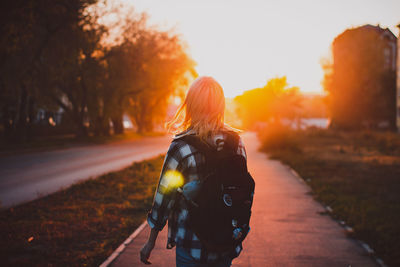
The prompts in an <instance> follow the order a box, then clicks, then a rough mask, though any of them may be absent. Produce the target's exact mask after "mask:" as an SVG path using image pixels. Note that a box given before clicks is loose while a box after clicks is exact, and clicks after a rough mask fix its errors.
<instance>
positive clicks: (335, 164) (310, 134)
mask: <svg viewBox="0 0 400 267" xmlns="http://www.w3.org/2000/svg"><path fill="white" fill-rule="evenodd" d="M291 135H295V136H296V142H297V145H298V148H299V149H298V150H293V149H281V148H279V147H273V148H271V146H268V144H266V143H267V142H269V140H268V139H262V143H263V146H262V148H261V149H262V150H263V151H265V152H266V153H268V154H269V155H270V156H271V157H272V158H276V159H279V160H281V161H282V162H284V163H286V164H288V165H290V166H291V167H292V168H293V169H295V170H296V171H297V172H298V173H299V174H300V176H301V177H303V179H304V180H305V181H306V182H307V183H308V184H309V185H310V186H311V188H312V189H313V194H314V197H315V198H316V199H317V200H319V201H321V202H323V203H324V204H326V205H329V206H330V207H332V209H333V216H334V217H335V218H337V219H340V220H344V221H346V223H347V224H349V225H350V226H352V227H353V228H354V234H353V235H354V237H356V238H358V239H360V240H363V241H365V242H367V243H368V244H370V245H371V246H372V247H373V249H374V250H375V251H376V253H377V255H378V256H379V257H382V258H383V259H384V261H385V263H386V264H388V265H389V266H400V251H399V248H400V238H399V236H400V227H399V225H400V194H399V192H400V135H398V134H395V133H383V132H338V131H330V130H321V129H309V130H306V131H292V132H291ZM262 136H265V133H264V135H263V134H261V135H260V137H261V138H262Z"/></svg>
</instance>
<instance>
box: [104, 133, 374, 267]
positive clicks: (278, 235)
mask: <svg viewBox="0 0 400 267" xmlns="http://www.w3.org/2000/svg"><path fill="white" fill-rule="evenodd" d="M243 140H244V143H245V146H246V150H247V154H248V167H249V171H250V172H251V173H252V175H253V177H254V179H255V181H256V190H255V196H254V205H253V215H252V218H251V221H250V226H251V231H250V233H249V235H248V237H247V238H246V240H245V241H244V243H243V247H244V249H243V251H242V253H241V255H240V256H239V257H238V258H236V259H234V261H233V265H232V266H249V267H250V266H254V267H259V266H263V267H264V266H295V267H298V266H300V267H302V266H304V267H306V266H307V267H309V266H316V267H317V266H318V267H320V266H334V267H336V266H337V267H348V266H362V267H369V266H377V264H376V263H375V262H374V261H373V260H372V259H371V258H370V257H369V256H368V255H367V253H366V252H365V251H364V250H363V249H362V247H361V246H360V245H359V244H358V243H356V242H355V241H354V240H352V239H350V238H347V237H346V235H345V233H344V230H343V228H342V227H340V226H339V225H338V223H336V222H335V221H333V220H332V219H331V218H330V217H329V216H328V215H322V214H321V213H322V212H324V211H325V210H324V208H323V207H322V205H320V204H319V203H317V202H316V201H314V200H313V198H312V197H311V196H310V194H309V191H310V189H309V187H308V186H307V185H305V184H304V183H303V182H302V181H300V179H299V178H297V177H296V176H295V175H294V174H293V173H292V172H291V171H290V169H289V168H287V167H286V166H284V165H282V164H281V163H280V162H278V161H275V160H270V159H268V158H267V157H266V155H265V154H264V153H261V152H259V151H258V150H257V148H258V146H259V142H258V140H257V138H256V136H255V134H252V133H247V134H244V135H243ZM166 228H167V227H165V228H164V230H163V231H162V232H161V233H160V234H159V238H158V240H157V243H156V247H155V248H154V250H153V252H152V255H151V256H150V261H151V262H152V263H153V265H152V266H166V267H167V266H175V251H174V249H172V250H167V249H166V239H167V238H166V235H167V229H166ZM148 234H149V227H148V226H146V227H145V228H144V230H143V231H142V232H140V234H139V235H138V236H137V237H136V238H135V239H133V241H132V242H130V243H128V244H126V245H127V246H126V248H125V250H123V252H122V253H121V254H120V255H119V256H118V257H117V258H116V259H115V260H114V261H113V262H112V264H111V266H114V267H125V266H142V264H141V263H140V261H139V251H140V249H141V247H142V246H143V244H144V242H145V241H146V239H147V237H148Z"/></svg>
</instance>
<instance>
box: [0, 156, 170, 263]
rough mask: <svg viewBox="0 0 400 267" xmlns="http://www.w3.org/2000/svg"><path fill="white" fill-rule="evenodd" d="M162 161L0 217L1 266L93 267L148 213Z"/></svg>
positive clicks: (78, 186) (82, 185) (146, 163)
mask: <svg viewBox="0 0 400 267" xmlns="http://www.w3.org/2000/svg"><path fill="white" fill-rule="evenodd" d="M162 162H163V156H159V157H157V158H154V159H151V160H146V161H142V162H139V163H134V164H132V165H131V166H130V167H128V168H125V169H123V170H121V171H117V172H112V173H108V174H105V175H102V176H100V177H98V178H96V179H90V180H86V181H84V182H80V183H77V184H75V185H73V186H71V187H69V188H67V189H65V190H62V191H58V192H56V193H54V194H51V195H48V196H46V197H44V198H41V199H37V200H34V201H32V202H29V203H26V204H22V205H19V206H16V207H14V208H10V209H8V210H3V211H1V212H0V229H1V230H0V247H1V252H0V253H1V257H2V266H98V265H99V264H101V263H102V262H103V261H104V260H105V259H106V258H107V257H108V256H109V255H110V254H111V253H112V252H113V251H114V250H115V249H116V248H117V247H118V246H119V245H120V244H121V243H122V242H123V241H124V240H125V239H126V238H127V237H128V236H129V235H130V234H131V233H132V232H133V231H134V229H136V228H137V227H138V226H139V225H140V224H141V223H142V222H143V220H145V217H146V212H147V211H148V210H149V209H150V207H151V204H152V200H153V196H154V190H155V188H156V185H157V181H158V176H159V174H160V170H161V167H162Z"/></svg>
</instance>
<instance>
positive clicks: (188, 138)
mask: <svg viewBox="0 0 400 267" xmlns="http://www.w3.org/2000/svg"><path fill="white" fill-rule="evenodd" d="M180 140H183V141H184V142H186V143H187V144H189V145H191V146H193V147H195V148H196V149H197V150H198V151H199V152H200V153H202V154H204V155H205V156H206V157H207V158H213V155H214V154H215V152H216V149H215V148H214V147H212V146H211V145H209V144H207V143H205V142H203V141H202V140H201V139H200V138H199V137H198V136H196V135H185V136H183V137H181V138H180Z"/></svg>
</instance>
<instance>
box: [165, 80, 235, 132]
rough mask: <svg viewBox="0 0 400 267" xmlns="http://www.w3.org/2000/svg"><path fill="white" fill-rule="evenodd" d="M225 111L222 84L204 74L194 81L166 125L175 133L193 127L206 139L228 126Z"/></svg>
mask: <svg viewBox="0 0 400 267" xmlns="http://www.w3.org/2000/svg"><path fill="white" fill-rule="evenodd" d="M224 111H225V96H224V91H223V89H222V87H221V85H220V84H219V83H218V82H217V81H216V80H215V79H214V78H212V77H208V76H202V77H199V78H197V79H196V80H195V81H194V82H193V83H192V85H191V86H190V88H189V91H188V92H187V94H186V97H185V101H184V102H183V103H182V104H181V105H180V107H179V108H178V110H177V112H176V113H175V115H174V117H173V118H172V120H170V121H169V122H167V123H166V127H167V129H168V131H170V132H171V131H172V132H173V133H175V134H176V133H178V132H181V131H185V130H188V129H189V128H191V129H193V130H194V131H195V132H196V133H197V134H198V135H199V136H200V138H202V139H206V138H207V137H208V136H209V135H210V134H211V133H214V132H216V131H218V130H221V129H223V128H225V127H226V125H224ZM228 127H229V126H228ZM229 128H230V127H229Z"/></svg>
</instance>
